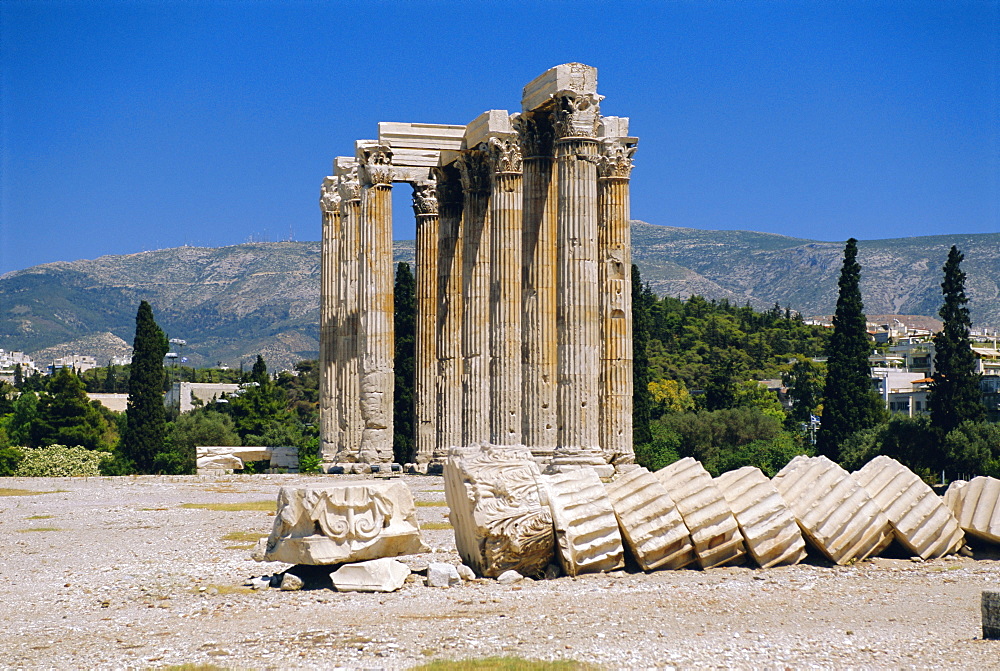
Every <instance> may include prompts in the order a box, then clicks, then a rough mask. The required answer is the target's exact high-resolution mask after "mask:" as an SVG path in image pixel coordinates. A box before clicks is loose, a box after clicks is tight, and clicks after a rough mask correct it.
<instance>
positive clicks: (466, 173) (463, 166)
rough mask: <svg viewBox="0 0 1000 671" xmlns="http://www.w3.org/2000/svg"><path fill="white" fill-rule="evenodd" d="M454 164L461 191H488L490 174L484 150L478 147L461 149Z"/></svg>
mask: <svg viewBox="0 0 1000 671" xmlns="http://www.w3.org/2000/svg"><path fill="white" fill-rule="evenodd" d="M480 146H482V145H480ZM455 165H456V166H457V167H458V174H459V177H460V178H461V180H462V190H463V191H465V192H466V193H489V191H490V177H491V175H490V165H489V161H488V160H487V157H486V152H485V151H482V150H479V149H470V150H468V151H463V152H462V153H461V154H459V155H458V158H457V159H455Z"/></svg>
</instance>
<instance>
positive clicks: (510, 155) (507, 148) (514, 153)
mask: <svg viewBox="0 0 1000 671" xmlns="http://www.w3.org/2000/svg"><path fill="white" fill-rule="evenodd" d="M486 151H487V153H488V154H489V161H490V167H491V168H492V169H493V172H494V173H496V174H498V175H499V174H503V173H519V172H521V145H520V144H518V141H517V136H515V135H513V134H511V135H500V136H494V137H491V138H490V141H489V144H488V145H487V148H486Z"/></svg>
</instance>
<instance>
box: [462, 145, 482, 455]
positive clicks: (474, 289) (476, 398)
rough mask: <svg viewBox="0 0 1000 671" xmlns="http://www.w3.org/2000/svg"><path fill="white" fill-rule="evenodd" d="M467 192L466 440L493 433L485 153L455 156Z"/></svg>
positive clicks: (464, 291) (464, 289)
mask: <svg viewBox="0 0 1000 671" xmlns="http://www.w3.org/2000/svg"><path fill="white" fill-rule="evenodd" d="M456 164H457V165H458V169H459V174H460V176H461V180H462V193H463V196H464V204H463V215H462V295H463V297H464V299H465V306H464V310H463V313H462V444H463V445H465V446H475V445H483V444H485V443H486V442H487V441H488V440H489V437H490V413H489V403H490V379H489V364H488V362H489V358H490V340H489V326H490V302H489V291H490V236H491V234H490V217H489V196H490V170H489V165H488V163H487V160H486V152H484V151H482V150H479V149H472V150H467V151H463V152H462V153H461V154H460V155H459V157H458V159H457V160H456Z"/></svg>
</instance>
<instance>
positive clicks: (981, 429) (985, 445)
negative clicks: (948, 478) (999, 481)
mask: <svg viewBox="0 0 1000 671" xmlns="http://www.w3.org/2000/svg"><path fill="white" fill-rule="evenodd" d="M942 448H943V451H944V456H945V458H946V460H947V462H948V465H949V467H950V468H951V469H952V470H953V476H957V477H962V478H968V477H972V476H976V475H988V476H990V477H994V478H998V477H1000V424H994V423H993V422H973V421H969V420H966V421H964V422H962V423H961V424H959V425H958V426H957V427H955V428H954V429H952V430H951V431H949V432H948V434H947V435H946V436H945V437H944V440H943V441H942Z"/></svg>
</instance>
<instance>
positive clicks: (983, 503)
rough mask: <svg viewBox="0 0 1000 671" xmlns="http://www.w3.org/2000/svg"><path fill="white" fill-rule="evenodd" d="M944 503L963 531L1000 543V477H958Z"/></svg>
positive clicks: (950, 487)
mask: <svg viewBox="0 0 1000 671" xmlns="http://www.w3.org/2000/svg"><path fill="white" fill-rule="evenodd" d="M944 503H945V505H947V506H948V508H949V509H950V510H951V512H952V514H954V515H955V519H956V520H958V526H960V527H961V528H962V531H964V532H965V533H967V534H969V535H970V536H975V537H976V538H979V539H982V540H984V541H989V542H990V543H1000V480H997V479H996V478H991V477H988V476H985V475H980V476H979V477H977V478H972V479H971V480H969V481H968V482H963V481H961V480H956V481H955V482H952V483H951V486H949V487H948V491H946V492H945V494H944Z"/></svg>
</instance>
